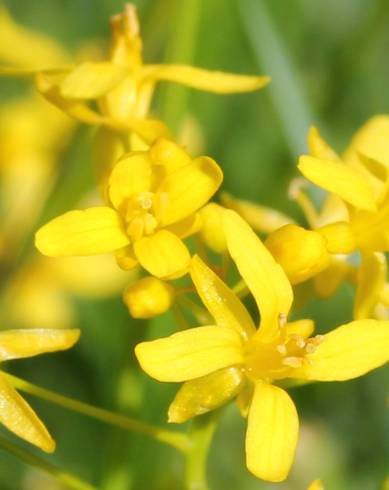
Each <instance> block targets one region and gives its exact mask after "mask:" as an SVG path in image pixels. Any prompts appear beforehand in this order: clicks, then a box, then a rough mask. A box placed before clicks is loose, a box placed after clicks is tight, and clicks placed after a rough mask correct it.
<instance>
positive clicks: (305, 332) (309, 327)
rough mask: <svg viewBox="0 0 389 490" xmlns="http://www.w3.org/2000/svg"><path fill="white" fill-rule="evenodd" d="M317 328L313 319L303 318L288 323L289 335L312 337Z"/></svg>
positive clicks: (287, 330)
mask: <svg viewBox="0 0 389 490" xmlns="http://www.w3.org/2000/svg"><path fill="white" fill-rule="evenodd" d="M314 329H315V324H314V322H313V321H312V320H309V319H303V320H296V321H294V322H288V323H287V324H286V332H287V335H288V336H289V335H299V336H300V337H303V338H304V339H307V338H308V337H310V336H311V335H312V333H313V331H314Z"/></svg>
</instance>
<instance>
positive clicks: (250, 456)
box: [135, 210, 389, 481]
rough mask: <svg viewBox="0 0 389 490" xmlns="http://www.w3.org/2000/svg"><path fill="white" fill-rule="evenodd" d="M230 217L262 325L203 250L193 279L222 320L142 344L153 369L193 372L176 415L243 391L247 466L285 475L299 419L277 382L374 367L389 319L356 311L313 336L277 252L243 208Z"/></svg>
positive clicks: (234, 249)
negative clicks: (352, 318)
mask: <svg viewBox="0 0 389 490" xmlns="http://www.w3.org/2000/svg"><path fill="white" fill-rule="evenodd" d="M223 222H224V230H225V235H226V239H227V246H228V250H229V252H230V254H231V256H232V258H233V260H234V262H235V263H236V265H237V267H238V270H239V272H240V274H241V275H242V277H243V279H244V280H245V282H246V284H247V286H248V288H249V289H250V291H251V293H252V294H253V296H254V298H255V300H256V303H257V306H258V309H259V311H260V315H261V321H260V327H259V329H257V328H256V327H255V325H254V322H253V320H252V319H251V317H250V315H249V313H248V312H247V310H246V308H245V307H244V306H243V304H242V303H241V301H240V300H239V298H238V297H237V296H236V295H235V294H234V293H233V292H232V291H231V290H230V289H229V288H228V287H227V286H226V285H225V284H224V282H223V281H221V279H220V278H219V277H218V276H216V275H215V273H214V272H212V271H211V270H210V269H209V268H208V267H207V266H206V265H205V264H204V263H203V262H202V261H201V260H200V259H199V258H198V257H194V258H193V259H192V264H191V275H192V279H193V281H194V284H195V286H196V289H197V291H198V293H199V295H200V297H201V299H202V301H203V303H204V305H205V306H206V307H207V309H208V310H209V312H210V314H211V315H212V317H213V319H214V323H213V324H212V325H209V326H202V327H198V328H193V329H189V330H186V331H183V332H179V333H176V334H174V335H172V336H170V337H167V338H164V339H160V340H155V341H151V342H143V343H141V344H139V345H137V347H136V349H135V352H136V356H137V358H138V360H139V362H140V365H141V367H142V368H143V369H144V370H145V371H146V372H147V373H148V374H149V375H150V376H152V377H154V378H155V379H158V380H159V381H167V382H182V381H184V382H185V384H184V385H183V387H182V388H181V389H180V390H179V392H178V394H177V396H176V398H175V400H174V401H173V403H172V405H171V406H170V409H169V419H170V421H171V422H182V421H185V420H187V419H188V418H191V417H193V416H195V415H198V414H201V413H204V412H206V411H209V410H212V409H214V408H216V407H218V406H220V405H222V404H223V403H225V402H226V401H227V400H229V399H231V398H234V397H236V396H237V397H238V399H237V401H238V403H239V405H240V408H241V411H242V413H243V414H247V415H248V428H247V435H246V463H247V467H248V469H249V470H250V471H251V472H252V473H254V474H255V475H256V476H258V477H260V478H263V479H265V480H269V481H282V480H284V479H285V478H286V477H287V475H288V472H289V470H290V467H291V464H292V462H293V458H294V452H295V447H296V443H297V438H298V425H299V424H298V416H297V413H296V408H295V406H294V403H293V401H292V400H291V398H290V397H289V395H288V394H287V392H286V391H285V390H284V389H282V388H280V387H279V386H277V385H276V384H275V383H277V382H278V381H280V380H283V379H288V378H297V379H306V380H317V381H341V380H346V379H351V378H355V377H357V376H361V375H362V374H365V373H366V372H367V371H369V370H371V369H374V368H376V367H378V366H380V365H382V364H384V363H385V362H387V360H388V359H389V349H388V347H389V323H388V322H378V321H375V320H363V321H356V322H352V323H349V324H347V325H343V326H341V327H339V328H337V329H335V330H334V331H332V332H330V333H328V334H326V335H324V336H315V337H311V336H310V335H311V333H312V330H313V322H312V321H310V320H300V321H297V322H292V323H288V321H287V316H288V313H289V311H290V308H291V304H292V301H293V293H292V288H291V285H290V283H289V281H288V279H287V277H286V275H285V273H284V271H283V270H282V268H281V267H280V266H279V265H278V264H277V263H276V262H275V260H274V259H273V257H272V256H271V254H270V252H269V251H268V250H267V249H266V247H265V246H264V245H263V244H262V243H261V241H260V240H259V238H258V237H257V236H256V235H255V233H254V232H253V231H252V230H251V229H250V227H249V226H248V225H247V224H246V223H245V222H244V221H243V220H242V218H240V217H239V216H238V215H237V214H236V213H235V212H233V211H227V210H226V211H225V212H224V216H223Z"/></svg>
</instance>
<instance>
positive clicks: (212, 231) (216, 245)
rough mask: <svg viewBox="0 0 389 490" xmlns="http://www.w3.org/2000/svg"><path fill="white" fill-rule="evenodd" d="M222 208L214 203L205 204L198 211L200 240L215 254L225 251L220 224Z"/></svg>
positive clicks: (225, 246)
mask: <svg viewBox="0 0 389 490" xmlns="http://www.w3.org/2000/svg"><path fill="white" fill-rule="evenodd" d="M223 209H224V208H223V207H222V206H219V205H218V204H215V203H210V204H207V205H206V206H204V207H203V209H201V210H200V218H201V230H200V234H201V238H202V239H203V241H204V243H205V244H206V245H207V247H209V248H210V249H211V250H213V251H214V252H216V253H223V252H225V251H226V250H227V243H226V239H225V236H224V231H223V224H222V211H223Z"/></svg>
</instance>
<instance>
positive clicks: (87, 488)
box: [0, 436, 96, 490]
mask: <svg viewBox="0 0 389 490" xmlns="http://www.w3.org/2000/svg"><path fill="white" fill-rule="evenodd" d="M0 447H1V448H2V449H4V450H5V451H8V452H9V453H11V454H13V455H14V456H16V457H17V458H19V459H21V460H22V461H23V462H24V463H27V464H28V465H31V466H34V467H35V468H39V469H40V470H42V471H44V472H46V473H49V474H50V475H52V476H54V478H55V479H56V480H58V482H60V483H62V484H64V485H66V486H67V487H69V488H73V489H74V490H96V488H95V487H92V485H89V483H86V482H84V481H82V480H80V479H79V478H77V477H76V476H74V475H71V474H70V473H65V472H64V471H62V470H60V469H59V468H57V467H56V466H54V465H52V464H50V463H48V462H47V461H45V460H43V459H41V458H40V457H38V456H35V455H34V454H30V453H29V452H27V451H25V450H24V449H22V448H21V447H19V446H16V445H15V444H13V443H12V442H9V441H7V439H5V438H3V437H1V436H0Z"/></svg>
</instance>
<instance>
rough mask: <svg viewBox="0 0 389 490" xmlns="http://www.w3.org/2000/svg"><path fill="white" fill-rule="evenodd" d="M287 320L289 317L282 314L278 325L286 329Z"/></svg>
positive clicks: (279, 316)
mask: <svg viewBox="0 0 389 490" xmlns="http://www.w3.org/2000/svg"><path fill="white" fill-rule="evenodd" d="M287 319H288V317H287V316H286V314H285V313H280V314H279V315H278V325H279V327H280V328H283V327H285V325H286V321H287Z"/></svg>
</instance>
